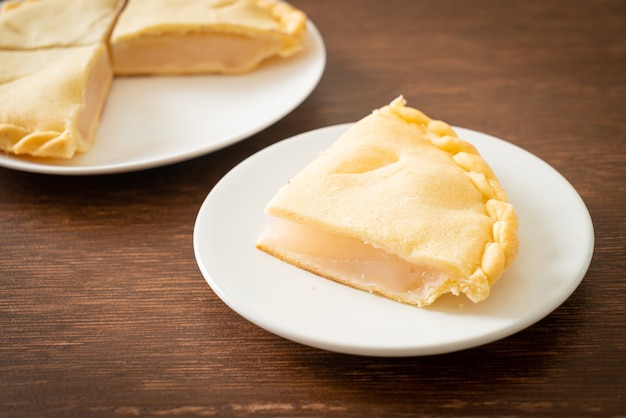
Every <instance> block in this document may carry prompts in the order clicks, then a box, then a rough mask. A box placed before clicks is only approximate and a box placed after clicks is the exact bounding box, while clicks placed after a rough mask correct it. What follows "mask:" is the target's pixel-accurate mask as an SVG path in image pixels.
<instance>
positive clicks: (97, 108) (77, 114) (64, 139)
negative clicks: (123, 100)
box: [0, 44, 113, 158]
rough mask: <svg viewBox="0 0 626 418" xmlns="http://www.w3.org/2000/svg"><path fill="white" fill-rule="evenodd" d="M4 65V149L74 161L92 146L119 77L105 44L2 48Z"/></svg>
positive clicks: (0, 121)
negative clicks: (76, 155) (109, 95)
mask: <svg viewBox="0 0 626 418" xmlns="http://www.w3.org/2000/svg"><path fill="white" fill-rule="evenodd" d="M0 62H2V66H0V103H2V104H3V105H1V106H0V150H2V151H6V152H10V153H13V154H30V155H33V156H36V157H54V158H70V157H72V156H73V155H74V154H75V153H76V152H84V151H86V150H87V149H89V148H90V147H91V144H92V141H93V137H94V134H95V131H96V129H97V126H98V123H99V121H100V116H101V113H102V110H103V108H104V104H105V101H106V98H107V95H108V91H109V88H110V85H111V81H112V79H113V73H112V70H111V65H110V61H109V56H108V51H107V48H106V47H105V45H104V44H94V45H89V46H79V47H70V48H47V49H39V50H34V51H31V50H25V51H1V50H0ZM7 104H10V105H7Z"/></svg>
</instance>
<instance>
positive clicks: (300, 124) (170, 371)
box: [0, 0, 626, 417]
mask: <svg viewBox="0 0 626 418" xmlns="http://www.w3.org/2000/svg"><path fill="white" fill-rule="evenodd" d="M293 3H294V4H295V5H296V6H298V7H300V8H302V9H304V10H305V11H306V12H307V13H308V14H309V16H310V17H311V19H312V20H313V21H314V22H315V24H316V25H317V27H318V28H319V30H320V32H321V33H322V35H323V37H324V40H325V43H326V47H327V52H328V61H327V68H326V71H325V73H324V76H323V78H322V80H321V82H320V84H319V86H318V87H317V88H316V89H315V91H314V92H313V94H312V95H311V96H310V97H309V98H308V99H307V100H306V101H305V102H304V103H303V104H302V105H300V106H299V107H298V108H297V109H295V110H294V111H293V112H292V113H290V114H289V115H287V116H286V117H285V118H284V119H282V120H280V121H279V122H277V123H275V124H274V125H272V126H271V127H269V128H267V129H265V130H263V131H262V132H260V133H257V134H256V135H253V136H252V137H250V138H248V139H246V140H244V141H242V142H239V143H237V144H235V145H232V146H230V147H228V148H226V149H222V150H220V151H217V152H214V153H212V154H209V155H206V156H203V157H200V158H196V159H193V160H191V161H187V162H183V163H179V164H175V165H171V166H166V167H161V168H156V169H151V170H147V171H140V172H132V173H125V174H113V175H102V176H86V177H72V176H51V175H42V174H31V173H25V172H18V171H13V170H9V169H4V168H1V169H0V220H1V221H0V416H3V417H40V416H41V417H47V416H59V417H92V416H95V417H100V416H102V417H118V416H119V417H124V416H191V417H193V416H239V417H242V416H322V415H323V416H326V415H329V416H342V417H363V416H379V417H383V416H388V417H401V416H437V417H445V416H465V417H474V416H509V417H514V416H541V417H548V416H568V417H574V416H577V417H592V416H599V417H609V416H611V417H617V416H621V417H624V416H626V378H625V375H626V351H625V350H626V326H625V324H626V308H625V304H624V294H625V292H626V281H625V280H626V251H625V250H624V246H625V242H626V216H625V215H624V210H625V208H626V198H625V187H626V181H625V180H626V116H625V115H626V2H625V1H623V0H622V1H620V0H597V1H591V0H589V1H583V0H573V1H570V2H560V1H556V0H553V1H534V0H533V1H528V0H524V1H518V0H515V1H508V2H502V1H496V0H469V1H434V0H419V1H411V0H386V1H380V0H367V1H366V0H362V1H358V2H356V1H352V2H349V1H334V0H317V1H305V0H294V2H293ZM0 65H2V64H1V63H0ZM398 94H404V95H405V96H406V97H407V98H408V99H409V101H410V103H411V104H412V105H414V106H416V107H419V108H420V109H422V110H423V111H425V112H426V113H427V114H429V115H431V116H433V117H436V118H441V119H444V120H446V121H449V122H450V123H452V124H454V125H457V126H463V127H467V128H471V129H475V130H478V131H482V132H486V133H489V134H492V135H494V136H497V137H500V138H504V139H506V140H508V141H510V142H512V143H514V144H517V145H519V146H521V147H523V148H525V149H526V150H528V151H530V152H532V153H533V154H535V155H537V156H538V157H540V158H542V159H544V160H545V161H547V162H548V163H549V164H551V165H552V166H553V167H554V168H556V169H557V170H558V171H559V172H561V173H562V174H563V175H564V176H565V177H566V178H567V179H568V180H569V181H570V182H571V184H572V185H573V186H574V187H575V188H576V189H577V190H578V192H579V193H580V195H581V196H582V198H583V199H584V201H585V202H586V204H587V206H588V208H589V211H590V213H591V215H592V218H593V221H594V227H595V232H596V247H595V254H594V257H593V260H592V263H591V266H590V269H589V271H588V273H587V275H586V277H585V279H584V280H583V282H582V284H581V285H580V286H579V288H578V289H577V290H576V291H575V292H574V294H573V295H572V296H571V297H570V298H569V299H568V300H567V301H566V302H565V303H564V304H563V305H562V306H561V307H560V308H558V309H557V310H556V311H555V312H553V313H552V314H551V315H549V316H548V317H546V318H545V319H543V320H541V321H540V322H538V323H536V324H535V325H533V326H531V327H530V328H528V329H526V330H524V331H522V332H519V333H517V334H515V335H513V336H510V337H508V338H505V339H503V340H500V341H497V342H494V343H491V344H487V345H484V346H480V347H477V348H473V349H468V350H465V351H461V352H455V353H450V354H441V355H436V356H427V357H413V358H370V357H358V356H351V355H344V354H337V353H332V352H326V351H322V350H318V349H314V348H310V347H307V346H303V345H299V344H297V343H294V342H291V341H288V340H285V339H282V338H280V337H277V336H275V335H273V334H271V333H269V332H267V331H265V330H263V329H261V328H258V327H257V326H255V325H253V324H251V323H250V322H248V321H247V320H245V319H243V318H242V317H240V316H239V315H237V314H236V313H235V312H233V311H232V310H231V309H229V308H228V307H227V306H226V305H225V304H224V303H223V302H222V301H221V300H220V299H219V298H218V297H217V296H216V295H215V294H214V293H213V291H212V290H211V289H210V288H209V287H208V286H207V284H206V282H205V280H204V279H203V277H202V275H201V274H200V271H199V269H198V267H197V264H196V261H195V259H194V253H193V247H192V230H193V225H194V221H195V217H196V215H197V213H198V210H199V207H200V205H201V203H202V202H203V200H204V198H205V197H206V195H207V193H208V192H209V191H210V190H211V188H212V187H213V186H214V185H215V184H216V182H217V181H218V180H219V179H220V178H221V177H222V176H223V175H224V174H225V173H226V172H227V171H229V170H230V169H231V168H232V167H233V166H235V165H236V164H237V163H239V162H240V161H242V160H243V159H244V158H246V157H247V156H249V155H251V154H253V153H255V152H256V151H259V150H261V149H263V148H264V147H266V146H268V145H270V144H272V143H274V142H277V141H279V140H281V139H284V138H287V137H290V136H292V135H295V134H298V133H301V132H305V131H308V130H312V129H315V128H319V127H323V126H328V125H334V124H338V123H344V122H351V121H355V120H357V119H359V118H361V117H362V116H364V115H365V114H367V113H369V112H370V111H371V110H372V109H374V108H376V107H379V106H381V105H382V104H385V103H386V102H388V101H390V100H391V99H393V98H394V97H395V96H397V95H398ZM520 175H524V173H520Z"/></svg>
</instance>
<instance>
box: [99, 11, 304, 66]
mask: <svg viewBox="0 0 626 418" xmlns="http://www.w3.org/2000/svg"><path fill="white" fill-rule="evenodd" d="M305 31H306V15H305V14H304V13H302V12H301V11H299V10H297V9H295V8H293V7H291V6H290V5H288V4H286V3H279V2H273V1H266V0H237V1H233V0H190V1H185V2H180V1H178V0H130V1H129V2H128V5H127V6H126V8H125V9H124V11H123V12H122V13H121V15H120V18H119V21H118V23H117V25H116V26H115V28H114V30H113V33H112V35H111V49H112V56H113V63H114V70H115V73H116V74H120V75H133V74H193V73H243V72H247V71H250V70H252V69H253V68H255V67H256V66H257V65H258V64H259V63H260V62H261V61H263V60H265V59H267V58H269V57H271V56H274V55H279V56H289V55H292V54H294V53H295V52H297V51H298V50H299V49H300V48H301V43H302V40H303V38H304V36H305Z"/></svg>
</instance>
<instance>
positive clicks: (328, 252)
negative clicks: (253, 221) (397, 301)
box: [257, 217, 453, 300]
mask: <svg viewBox="0 0 626 418" xmlns="http://www.w3.org/2000/svg"><path fill="white" fill-rule="evenodd" d="M257 246H258V247H259V248H261V249H262V250H264V251H267V252H269V253H273V254H274V255H277V256H278V257H279V258H282V259H285V260H289V261H291V262H293V263H294V264H296V265H298V266H299V267H301V268H304V269H306V270H309V271H311V272H313V273H316V274H319V275H321V276H324V277H327V278H329V279H332V280H335V281H338V282H340V283H343V284H346V285H350V286H353V287H357V288H360V289H364V290H368V291H370V292H375V293H380V294H383V295H385V296H388V297H390V298H396V296H399V295H402V296H403V299H404V300H406V299H407V296H408V299H415V300H419V299H425V298H426V297H427V296H428V295H430V294H432V293H433V292H436V291H437V289H439V288H440V287H441V286H442V285H443V284H444V283H446V281H450V280H452V279H453V278H451V277H450V276H449V275H447V274H445V273H443V272H440V271H438V270H436V269H433V268H431V267H428V266H424V265H416V264H412V263H410V262H408V261H406V260H403V259H401V258H400V257H398V256H396V255H393V254H389V253H387V252H385V251H383V250H382V249H378V248H375V247H374V246H372V245H369V244H366V243H364V242H362V241H361V240H359V239H356V238H352V237H344V236H339V235H336V234H332V233H328V232H325V231H321V230H319V229H315V228H312V227H309V226H305V225H301V224H298V223H295V222H291V221H287V220H284V219H279V218H275V217H272V218H270V220H269V221H268V222H267V224H266V225H265V228H264V230H263V231H262V233H261V236H260V238H259V243H258V245H257Z"/></svg>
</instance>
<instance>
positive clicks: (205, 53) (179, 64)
mask: <svg viewBox="0 0 626 418" xmlns="http://www.w3.org/2000/svg"><path fill="white" fill-rule="evenodd" d="M281 47H282V41H281V40H280V39H279V38H272V37H249V36H242V35H234V34H222V33H182V32H181V33H171V34H159V35H156V36H151V35H146V36H141V37H138V38H132V39H128V40H122V41H118V42H115V43H113V45H112V53H113V66H114V71H115V73H116V74H120V75H133V74H194V73H207V72H208V73H242V72H246V71H250V70H252V69H253V68H254V67H256V66H257V65H258V64H259V63H260V62H261V61H263V60H265V59H266V58H268V57H271V56H273V55H275V54H277V53H278V52H279V51H280V49H281Z"/></svg>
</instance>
